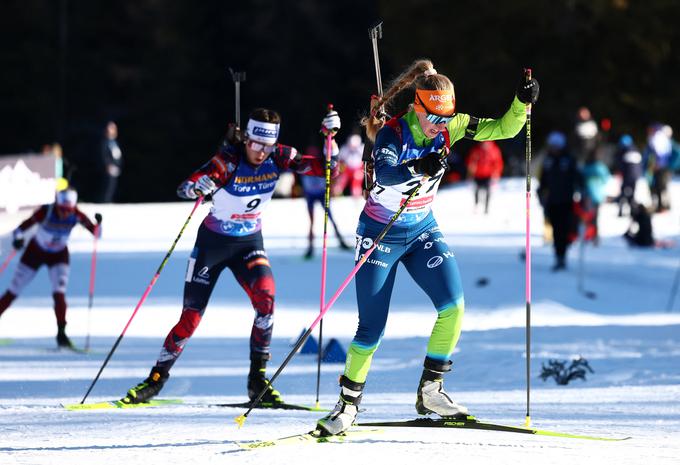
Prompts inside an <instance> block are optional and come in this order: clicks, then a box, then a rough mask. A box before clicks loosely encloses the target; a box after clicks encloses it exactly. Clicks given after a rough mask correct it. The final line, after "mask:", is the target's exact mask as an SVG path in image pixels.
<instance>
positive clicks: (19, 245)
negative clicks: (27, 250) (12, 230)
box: [12, 237, 24, 250]
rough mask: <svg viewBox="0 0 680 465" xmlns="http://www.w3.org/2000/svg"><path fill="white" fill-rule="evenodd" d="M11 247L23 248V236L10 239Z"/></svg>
mask: <svg viewBox="0 0 680 465" xmlns="http://www.w3.org/2000/svg"><path fill="white" fill-rule="evenodd" d="M12 247H14V248H15V249H16V250H21V249H23V248H24V238H23V237H21V238H18V239H14V240H13V241H12Z"/></svg>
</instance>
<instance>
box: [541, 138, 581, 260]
mask: <svg viewBox="0 0 680 465" xmlns="http://www.w3.org/2000/svg"><path fill="white" fill-rule="evenodd" d="M546 145H547V147H546V157H545V159H544V160H543V165H542V166H541V170H540V173H539V178H538V179H539V186H538V200H539V202H540V203H541V206H543V210H544V215H545V217H546V218H547V219H548V221H549V222H550V224H551V226H552V229H553V247H554V250H555V265H554V266H553V268H552V269H553V271H559V270H564V269H566V268H567V262H566V255H567V247H568V246H569V234H570V232H571V231H573V230H574V225H575V216H574V209H573V202H574V194H575V192H576V191H577V189H578V186H579V185H580V176H579V171H578V167H577V165H576V160H574V157H572V155H571V153H570V152H569V150H568V148H567V138H566V136H565V135H564V133H562V132H559V131H553V132H551V133H550V134H549V135H548V139H547V140H546Z"/></svg>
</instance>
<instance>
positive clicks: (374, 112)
mask: <svg viewBox="0 0 680 465" xmlns="http://www.w3.org/2000/svg"><path fill="white" fill-rule="evenodd" d="M433 72H434V73H436V71H435V70H434V66H433V65H432V62H431V61H430V60H427V59H422V60H416V61H414V62H413V63H411V66H409V67H408V68H407V69H406V71H404V72H403V73H401V74H400V75H399V76H397V78H396V79H395V80H394V81H392V83H391V84H390V87H389V88H388V89H387V91H386V92H385V94H384V95H383V96H382V97H377V98H376V97H374V98H371V114H370V115H369V116H365V117H364V118H362V119H361V125H362V126H364V127H365V128H366V136H367V137H368V138H369V139H370V140H371V141H375V136H376V134H377V133H378V131H379V130H380V129H382V127H383V126H384V125H385V117H386V115H385V113H384V107H386V106H389V105H390V103H391V102H392V100H393V99H394V97H396V96H397V95H398V94H399V93H400V92H401V91H402V90H404V89H407V88H408V87H411V86H412V85H413V84H414V83H415V82H416V81H417V80H419V78H422V79H428V78H429V77H431V76H433V75H435V76H436V74H432V73H433ZM426 73H427V75H426ZM418 87H419V88H420V86H418Z"/></svg>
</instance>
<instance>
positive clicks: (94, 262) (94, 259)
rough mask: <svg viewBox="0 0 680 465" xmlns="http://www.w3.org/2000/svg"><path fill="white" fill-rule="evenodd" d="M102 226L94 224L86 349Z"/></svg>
mask: <svg viewBox="0 0 680 465" xmlns="http://www.w3.org/2000/svg"><path fill="white" fill-rule="evenodd" d="M100 228H101V226H100V225H99V223H97V224H96V225H95V226H94V239H93V241H92V261H91V263H90V293H89V296H88V300H87V337H86V338H85V351H86V352H87V351H88V350H90V322H91V320H92V301H93V300H94V278H95V275H96V273H97V237H98V236H99V230H100Z"/></svg>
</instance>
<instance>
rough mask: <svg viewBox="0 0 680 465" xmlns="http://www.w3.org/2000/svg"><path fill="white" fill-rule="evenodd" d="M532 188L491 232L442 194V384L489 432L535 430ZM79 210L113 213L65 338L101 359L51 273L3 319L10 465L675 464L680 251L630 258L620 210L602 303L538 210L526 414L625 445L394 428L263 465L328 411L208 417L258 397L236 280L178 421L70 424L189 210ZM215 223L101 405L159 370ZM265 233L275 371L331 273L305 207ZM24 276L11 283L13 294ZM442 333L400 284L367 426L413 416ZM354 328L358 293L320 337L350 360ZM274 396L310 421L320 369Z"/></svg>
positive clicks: (179, 384)
mask: <svg viewBox="0 0 680 465" xmlns="http://www.w3.org/2000/svg"><path fill="white" fill-rule="evenodd" d="M523 189H524V182H523V180H522V179H511V180H506V181H504V182H503V183H501V184H500V185H499V186H498V187H497V188H496V191H495V192H494V198H493V199H492V209H491V213H490V214H489V215H488V216H485V215H483V214H481V213H475V212H474V211H473V208H472V191H471V187H470V186H469V185H467V184H462V185H459V186H457V187H454V188H446V189H443V190H442V191H441V192H440V194H439V196H438V198H437V202H436V206H435V212H436V216H437V218H438V220H439V223H440V225H441V227H442V230H443V231H444V233H445V235H446V238H447V241H448V243H449V245H450V246H451V248H452V249H453V250H454V252H455V253H456V257H457V260H458V263H459V266H460V268H461V272H462V277H463V282H464V283H463V284H464V288H465V291H466V303H467V308H466V315H465V322H464V326H463V335H462V337H461V340H460V343H459V346H458V350H457V352H456V354H454V371H453V372H452V373H451V374H450V375H449V376H448V377H447V379H446V386H447V388H448V390H449V391H450V392H451V393H453V395H454V397H455V399H456V400H458V401H459V402H461V403H463V404H464V405H467V406H468V407H469V408H470V410H471V411H472V412H473V413H474V414H476V415H477V416H478V417H479V418H480V419H484V420H488V421H494V422H499V423H505V424H510V425H523V423H524V416H525V413H526V381H525V329H524V325H525V303H524V302H525V300H524V263H523V262H522V261H521V260H520V259H519V253H520V251H521V250H522V249H523V246H524V191H523ZM613 190H614V191H615V190H616V189H615V188H614V187H613ZM672 193H673V205H674V207H675V208H676V209H674V210H672V211H670V212H667V213H664V214H661V215H656V216H655V217H654V226H655V233H656V235H657V236H658V237H662V238H668V239H674V240H678V239H679V238H680V236H679V232H680V215H678V212H679V211H680V183H678V182H677V181H676V182H675V183H674V184H673V185H672ZM361 206H362V205H361V202H359V201H356V200H352V199H346V198H342V199H333V204H332V209H333V213H334V215H335V217H336V219H337V221H338V223H339V224H340V227H341V229H342V230H343V232H344V234H345V236H346V237H347V238H348V239H351V236H352V234H353V230H354V227H355V225H356V219H357V216H358V212H359V211H360V209H361ZM82 208H83V210H84V211H86V212H87V213H89V214H93V213H94V212H95V211H100V212H102V213H103V215H104V238H103V239H102V240H101V241H100V243H99V244H98V248H99V254H98V257H97V258H98V267H97V284H96V295H95V304H94V308H93V309H92V312H88V309H87V302H88V282H89V268H90V257H91V255H90V253H91V249H92V239H91V237H89V236H88V235H87V234H86V233H85V232H84V231H83V230H82V229H81V230H76V231H74V235H73V240H72V243H71V250H72V256H71V259H72V274H71V283H70V287H69V296H68V298H69V305H70V306H69V312H68V319H69V326H68V331H69V334H70V335H71V336H72V338H73V339H74V341H76V342H77V343H78V344H79V345H83V344H84V340H85V336H86V334H87V333H88V331H89V333H90V334H91V337H92V348H93V351H92V353H90V354H87V355H79V354H75V353H70V352H59V351H55V350H54V345H55V342H54V335H55V333H56V328H55V326H56V325H55V323H54V316H53V313H52V310H51V297H50V294H49V284H48V280H47V277H46V273H45V272H44V271H41V273H40V274H39V275H38V277H37V278H36V279H35V281H34V282H33V283H32V284H31V285H30V286H29V287H28V288H27V289H26V291H25V293H24V294H23V295H22V296H21V297H20V298H19V299H18V300H17V301H16V302H15V305H14V306H13V307H12V308H10V309H9V310H8V311H7V312H6V313H5V314H4V315H3V316H2V319H0V464H3V465H4V464H51V465H61V464H69V465H72V464H74V463H94V464H99V463H116V464H135V465H138V464H156V463H158V464H167V463H171V462H188V461H193V462H195V463H201V464H204V463H205V464H207V463H238V464H258V465H259V464H279V463H281V464H283V463H285V464H291V463H311V462H312V461H314V462H319V461H320V462H322V463H325V464H328V465H331V464H341V463H342V464H345V463H357V464H365V463H391V464H401V463H413V462H414V461H419V462H422V463H428V462H430V463H431V462H435V461H436V462H438V463H442V462H443V463H454V462H461V461H464V462H465V463H466V464H486V463H490V464H491V463H493V464H501V463H551V464H553V463H554V464H562V463H564V464H567V463H568V464H573V463H575V462H579V463H601V464H602V463H604V464H609V463H611V464H614V463H617V464H619V463H620V464H639V463H642V462H645V463H647V464H650V465H651V464H666V463H668V464H671V463H673V464H677V463H680V297H678V298H677V299H676V300H675V301H674V302H673V304H674V305H673V310H672V311H668V303H669V300H670V299H669V297H670V293H671V289H672V287H673V282H674V279H675V276H676V272H677V269H678V266H680V254H679V253H678V250H680V249H679V248H678V247H676V248H673V249H668V250H633V249H629V248H628V247H626V246H625V244H624V243H623V240H622V239H621V238H620V235H621V234H622V233H623V232H624V231H625V229H626V228H627V226H628V221H627V220H626V219H625V218H618V217H616V210H615V207H614V206H613V205H606V206H604V207H603V209H602V213H601V218H602V219H601V233H602V241H601V244H600V246H599V247H597V248H593V247H592V246H588V247H587V248H586V250H585V262H584V281H583V288H584V289H585V290H587V291H590V292H592V293H594V294H595V298H588V297H587V296H586V295H585V294H584V293H582V292H579V290H578V270H579V267H578V247H572V249H571V250H570V255H569V266H570V268H569V270H568V271H567V272H564V273H558V274H555V273H552V272H551V271H550V267H551V265H552V261H553V258H552V250H551V248H550V247H548V246H544V245H543V244H542V239H541V229H542V222H543V217H542V214H541V211H540V208H539V207H538V205H536V204H534V205H533V206H532V232H533V235H532V242H533V245H534V248H533V299H532V325H533V328H532V329H533V330H532V366H531V417H532V423H533V426H535V427H537V428H541V429H549V430H557V431H563V432H569V433H579V434H590V435H598V436H608V437H626V436H631V439H629V440H627V441H623V442H600V441H585V440H578V439H567V438H554V437H545V436H529V435H521V434H512V433H500V432H487V431H468V430H435V429H391V430H387V429H385V430H383V431H384V432H382V433H376V434H370V435H365V436H361V437H357V438H355V439H352V440H351V441H348V442H347V443H345V444H313V445H295V446H279V447H275V448H271V449H260V450H257V451H243V450H241V449H239V447H238V445H237V442H241V441H251V440H264V439H271V438H275V437H280V436H286V435H291V434H296V433H300V432H304V431H308V430H310V429H312V427H313V426H314V423H315V420H316V418H318V417H319V416H320V415H321V414H319V413H310V412H290V411H262V410H255V411H253V412H252V413H251V414H250V416H249V417H248V421H247V422H246V424H245V426H244V427H243V428H242V429H237V427H236V424H235V422H234V418H235V417H236V416H238V415H240V414H242V413H243V409H229V408H220V407H214V406H211V404H215V403H221V402H239V401H244V400H245V377H246V374H247V370H248V360H247V358H248V342H247V336H248V334H249V331H250V325H251V319H252V311H251V310H250V306H249V303H248V300H247V299H246V296H245V294H244V293H243V291H242V290H241V289H240V287H239V286H238V285H237V283H236V282H235V280H234V279H233V278H232V276H231V275H230V273H229V272H225V274H224V276H223V277H222V279H221V281H220V283H219V284H218V287H217V289H216V291H215V293H214V296H213V300H212V301H211V305H210V306H209V308H208V310H207V311H206V315H205V317H204V320H203V322H202V323H201V326H200V327H199V329H198V330H197V332H196V334H195V335H194V337H193V338H192V340H191V341H190V342H189V344H188V346H187V349H186V350H185V353H184V354H183V355H182V358H181V359H180V360H179V361H178V362H177V364H176V366H175V368H174V369H173V371H172V376H171V378H170V381H168V383H167V384H166V387H165V389H164V390H163V393H162V397H165V398H181V399H183V401H184V404H182V405H173V406H166V407H159V408H145V409H130V410H108V411H106V410H102V411H87V412H69V411H66V410H65V409H63V408H62V407H61V405H60V404H61V403H74V402H79V401H80V399H81V398H82V396H83V395H84V394H85V391H86V390H87V387H88V386H89V385H90V383H91V381H92V379H93V378H94V376H95V375H96V373H97V370H98V369H99V367H100V366H101V364H102V362H103V360H104V358H105V356H106V354H107V353H108V351H109V350H110V348H111V346H112V345H113V343H114V341H115V339H116V338H117V337H118V335H119V334H120V333H121V331H122V329H123V327H124V326H125V323H126V322H127V321H128V319H129V318H130V315H131V314H132V311H133V309H134V306H135V304H136V303H137V301H138V300H139V298H140V296H141V295H142V293H143V292H144V289H145V288H146V286H147V285H148V284H149V282H150V280H151V278H152V276H153V274H154V273H155V271H156V269H157V267H158V265H159V264H160V262H161V260H162V259H163V256H164V254H165V252H166V251H167V249H168V248H169V247H170V245H171V243H172V241H173V240H174V238H175V236H176V234H177V233H178V232H179V229H180V227H181V225H182V224H183V222H184V220H185V219H186V216H187V215H188V214H189V212H190V210H191V204H190V203H172V204H160V205H155V204H154V205H150V204H146V205H104V206H101V205H87V204H86V205H83V206H82ZM206 210H207V206H202V207H201V208H200V210H199V211H198V212H197V213H196V217H195V218H194V219H193V220H192V222H191V224H190V226H189V228H188V229H187V231H186V232H185V234H184V236H183V238H182V239H181V240H180V242H179V244H178V247H177V250H176V252H175V253H174V255H173V256H172V258H171V259H170V260H169V262H168V264H167V266H166V267H165V269H164V270H163V272H162V274H161V277H160V279H159V281H158V282H157V283H156V285H155V287H154V289H153V291H152V292H151V295H150V296H149V298H148V300H147V302H146V303H145V304H144V306H143V307H142V308H141V310H140V311H139V313H138V314H137V316H136V318H135V319H134V320H133V322H132V324H131V326H130V328H129V330H128V332H127V334H126V337H125V338H124V339H123V342H122V343H121V345H120V346H119V347H118V349H117V351H116V353H115V354H114V356H113V357H112V359H111V362H110V363H109V365H108V367H107V368H106V369H105V370H104V373H103V375H102V378H101V379H100V380H99V382H98V383H97V385H96V386H95V388H94V390H93V392H92V394H91V395H90V398H89V399H88V401H98V400H106V399H115V398H119V397H121V396H122V395H123V394H124V393H125V391H126V390H127V389H128V388H129V387H130V386H132V385H134V384H136V383H137V382H139V381H140V380H141V379H143V378H144V377H145V376H146V374H147V373H148V370H149V369H150V367H151V366H152V365H153V362H154V361H155V358H156V355H157V354H158V351H159V348H160V345H161V343H162V340H163V338H164V337H165V335H166V334H167V331H168V330H169V329H170V327H171V326H172V325H173V324H174V323H175V321H176V320H177V318H178V316H179V310H180V306H181V293H182V282H183V275H184V271H185V265H186V259H187V256H188V253H189V250H190V249H191V247H192V245H193V241H194V238H195V230H196V228H197V227H198V224H199V223H200V220H201V219H202V217H203V215H204V214H205V211H206ZM317 213H318V215H319V216H318V218H321V217H320V213H321V212H320V210H319V211H318V212H317ZM27 215H28V212H26V211H24V212H20V213H18V214H14V215H8V214H4V215H0V236H2V237H1V238H2V242H1V244H0V245H2V253H1V254H0V258H1V259H4V258H5V256H6V253H7V250H8V247H9V240H8V237H7V234H8V232H9V231H10V230H11V229H12V228H13V227H15V226H16V225H17V224H18V223H19V222H20V221H21V220H22V219H23V218H25V217H26V216H27ZM264 221H265V229H264V232H265V243H266V246H267V248H268V252H269V255H270V259H271V263H272V266H273V269H274V273H275V277H276V280H277V313H276V315H277V316H276V325H275V329H274V336H275V337H274V343H273V353H274V360H273V362H272V365H271V366H272V369H275V368H276V367H277V366H278V364H279V363H280V362H281V361H282V360H283V359H284V358H285V356H286V355H287V354H288V352H289V350H290V349H291V340H292V339H294V338H295V337H296V336H297V335H298V334H299V333H300V332H301V331H302V330H303V328H305V327H307V326H308V325H309V324H310V323H311V322H312V321H313V319H314V318H315V315H316V314H317V313H318V306H319V302H318V295H319V279H320V278H319V276H320V272H319V271H320V263H321V262H320V253H319V254H317V256H316V257H315V259H313V260H311V261H304V260H303V259H302V258H301V256H302V253H303V251H304V247H305V246H306V228H307V224H308V223H307V218H306V211H305V206H304V203H303V201H302V200H299V199H295V200H275V201H273V203H272V205H270V207H269V209H268V211H267V212H266V214H265V218H264ZM318 223H320V221H319V222H318ZM317 226H319V228H318V229H319V234H317V239H319V240H320V236H321V234H320V228H321V225H320V224H317ZM330 236H331V246H334V245H335V241H334V239H333V238H332V234H331V235H330ZM352 257H353V256H352V254H351V253H347V252H342V251H339V250H338V249H335V248H332V249H331V250H330V253H329V264H328V266H329V273H328V292H327V294H328V295H330V293H332V292H333V291H334V290H335V289H336V288H337V286H338V285H339V284H340V282H341V281H342V280H343V278H344V277H345V276H346V275H347V273H348V272H349V271H350V270H351V268H352V264H353V261H352ZM16 262H17V259H15V260H14V261H13V263H12V264H11V265H10V267H9V268H8V269H7V270H6V271H5V272H4V273H3V274H2V275H0V291H4V289H5V288H6V287H7V285H8V283H9V280H10V278H11V276H12V273H13V271H14V266H15V265H16ZM485 283H486V284H485ZM433 321H434V312H433V310H432V308H431V305H430V303H429V300H428V299H427V297H425V295H424V294H423V293H422V291H420V290H419V289H418V288H417V287H416V286H415V285H414V284H413V283H412V281H411V280H410V278H409V277H408V274H407V273H405V271H404V270H400V272H399V273H398V278H397V283H396V286H395V292H394V294H393V298H392V309H391V314H390V319H389V321H388V327H387V331H386V333H385V339H384V342H383V344H382V345H381V347H380V349H379V351H378V352H377V355H376V357H375V360H374V365H373V368H372V370H371V372H370V375H369V379H368V384H367V387H366V391H365V396H364V403H363V404H362V406H363V407H364V408H365V409H366V410H365V412H364V413H362V414H361V416H360V419H361V420H362V421H369V420H386V419H393V420H396V419H409V418H413V417H415V416H416V413H415V409H414V402H415V390H416V387H417V383H418V378H419V375H420V370H421V365H422V357H423V355H424V352H425V346H426V344H427V337H428V335H429V332H430V330H431V327H432V323H433ZM355 326H356V309H355V302H354V289H353V286H352V285H350V286H349V287H348V289H347V290H346V291H345V293H344V294H343V295H342V297H341V298H340V299H339V300H338V302H337V303H336V305H335V307H333V309H331V310H330V312H329V313H328V315H327V317H326V319H325V320H324V339H325V340H328V339H329V338H337V339H339V340H340V342H341V343H342V345H343V346H344V347H345V348H346V347H347V345H348V343H349V341H350V340H351V337H352V335H353V333H354V329H355ZM88 327H89V330H88ZM579 356H583V357H585V358H586V359H587V360H588V361H589V362H590V365H591V366H592V368H593V369H594V373H592V374H588V376H587V380H586V381H581V380H576V381H573V382H572V383H570V384H569V385H567V386H557V385H556V384H555V383H554V382H553V381H548V382H543V381H541V379H540V378H539V376H538V375H539V374H540V372H541V365H542V364H543V363H546V362H547V361H548V360H549V359H560V360H573V359H575V358H577V357H579ZM341 371H342V364H341V363H337V364H323V366H322V375H321V384H320V393H321V395H320V404H321V406H323V407H329V408H330V407H331V406H332V405H333V404H334V402H335V401H336V399H337V393H338V388H337V377H338V375H339V374H340V373H341ZM276 385H277V387H278V389H279V390H280V391H281V392H282V393H283V395H284V398H285V399H286V400H287V401H289V402H295V403H303V404H308V405H313V404H314V403H315V396H316V359H315V357H313V356H311V355H298V356H296V357H295V358H294V359H293V361H292V362H291V364H290V365H289V366H288V367H287V368H286V369H285V371H284V372H283V374H282V375H281V377H280V378H279V379H278V380H277V383H276Z"/></svg>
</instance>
